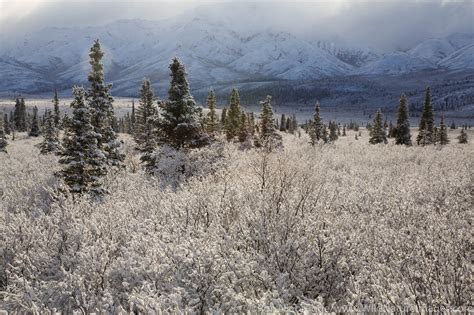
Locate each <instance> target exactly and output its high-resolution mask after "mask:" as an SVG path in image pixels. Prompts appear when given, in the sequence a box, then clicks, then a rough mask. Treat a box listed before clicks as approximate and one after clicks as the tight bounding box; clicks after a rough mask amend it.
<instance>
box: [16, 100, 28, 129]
mask: <svg viewBox="0 0 474 315" xmlns="http://www.w3.org/2000/svg"><path fill="white" fill-rule="evenodd" d="M13 117H14V121H15V130H16V131H20V132H25V131H27V130H28V126H27V122H26V118H27V114H26V105H25V99H24V98H17V99H16V102H15V111H14V113H13Z"/></svg>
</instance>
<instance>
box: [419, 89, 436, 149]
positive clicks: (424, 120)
mask: <svg viewBox="0 0 474 315" xmlns="http://www.w3.org/2000/svg"><path fill="white" fill-rule="evenodd" d="M433 128H434V114H433V106H432V104H431V89H430V87H427V88H426V92H425V101H424V104H423V112H422V113H421V118H420V125H419V133H418V136H417V137H416V143H417V144H418V145H420V144H421V145H427V144H432V143H433V142H434V140H435V139H433V131H434V130H433Z"/></svg>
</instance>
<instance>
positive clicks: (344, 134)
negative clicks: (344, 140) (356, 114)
mask: <svg viewBox="0 0 474 315" xmlns="http://www.w3.org/2000/svg"><path fill="white" fill-rule="evenodd" d="M342 136H343V137H345V136H347V134H346V124H344V126H342Z"/></svg>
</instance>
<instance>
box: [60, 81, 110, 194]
mask: <svg viewBox="0 0 474 315" xmlns="http://www.w3.org/2000/svg"><path fill="white" fill-rule="evenodd" d="M73 94H74V100H73V101H72V103H71V108H72V117H71V118H70V119H69V120H68V123H67V128H66V130H65V135H64V138H63V145H62V146H63V149H62V151H61V159H60V160H59V163H61V164H63V165H64V168H63V169H62V170H61V172H60V173H59V174H60V176H61V177H62V178H63V179H64V182H65V183H66V184H67V185H68V186H69V190H70V192H71V193H78V194H80V193H85V192H90V193H92V194H94V195H100V194H103V193H104V189H103V188H102V187H101V181H100V178H101V177H102V176H104V175H105V174H106V173H107V161H106V156H105V154H104V151H102V150H101V149H100V147H99V146H98V140H99V138H100V135H99V134H98V133H96V132H95V131H94V126H92V124H91V109H90V107H89V106H87V105H86V104H85V95H86V92H85V90H84V89H83V88H82V87H74V88H73Z"/></svg>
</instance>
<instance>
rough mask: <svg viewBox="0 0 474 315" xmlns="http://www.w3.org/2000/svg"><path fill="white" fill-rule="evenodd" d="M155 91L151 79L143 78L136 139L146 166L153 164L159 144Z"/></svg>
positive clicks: (136, 124) (136, 122)
mask: <svg viewBox="0 0 474 315" xmlns="http://www.w3.org/2000/svg"><path fill="white" fill-rule="evenodd" d="M154 101H155V93H154V91H153V87H152V86H151V83H150V80H148V79H145V80H143V83H142V86H141V88H140V100H139V105H138V108H137V112H136V120H135V128H134V129H135V132H134V135H133V137H134V139H135V142H136V143H137V149H138V150H139V151H140V152H142V156H141V158H140V160H141V161H142V163H145V166H146V167H149V166H150V163H151V164H153V161H152V160H153V159H152V158H151V154H152V153H153V151H154V150H155V149H156V147H157V145H158V136H159V134H158V121H157V119H158V116H157V115H158V108H157V107H156V106H155V104H153V102H154Z"/></svg>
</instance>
